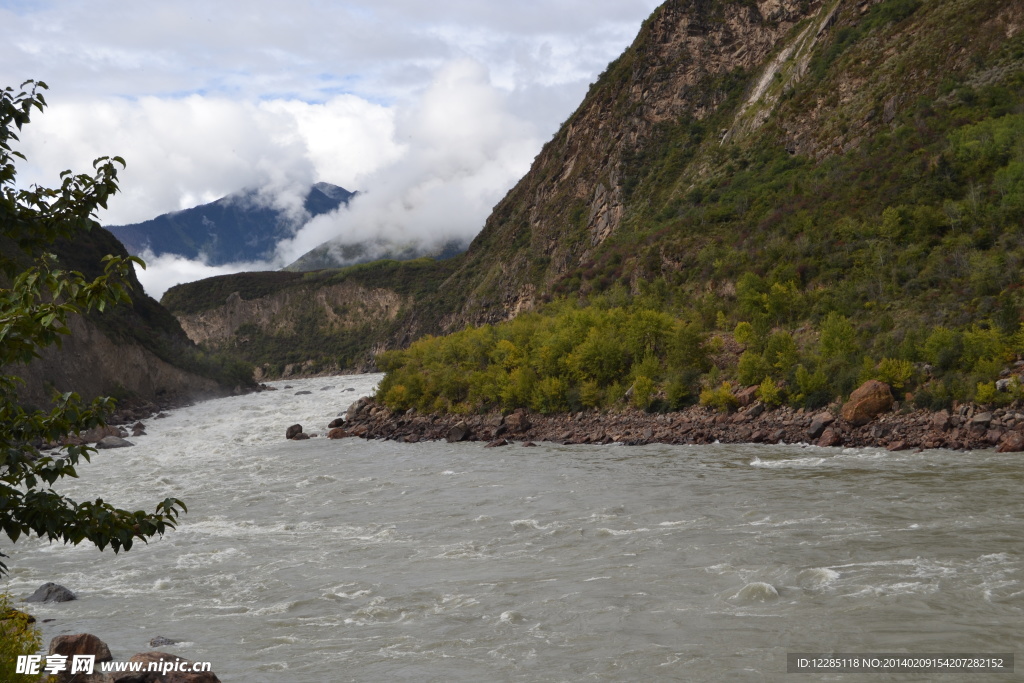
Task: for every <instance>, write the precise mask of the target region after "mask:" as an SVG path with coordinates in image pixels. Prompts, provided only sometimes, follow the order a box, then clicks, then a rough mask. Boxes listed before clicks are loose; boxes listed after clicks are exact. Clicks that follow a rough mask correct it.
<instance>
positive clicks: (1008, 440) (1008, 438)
mask: <svg viewBox="0 0 1024 683" xmlns="http://www.w3.org/2000/svg"><path fill="white" fill-rule="evenodd" d="M996 451H998V452H999V453H1020V452H1021V451H1024V434H1022V433H1021V432H1018V431H1012V432H1007V433H1006V434H1003V440H1002V441H1000V442H999V447H998V448H996Z"/></svg>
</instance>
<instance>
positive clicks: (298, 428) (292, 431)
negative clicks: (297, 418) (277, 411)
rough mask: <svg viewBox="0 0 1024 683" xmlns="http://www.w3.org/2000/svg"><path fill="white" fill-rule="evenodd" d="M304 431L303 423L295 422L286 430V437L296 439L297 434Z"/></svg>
mask: <svg viewBox="0 0 1024 683" xmlns="http://www.w3.org/2000/svg"><path fill="white" fill-rule="evenodd" d="M301 433H302V425H300V424H294V425H292V426H291V427H289V428H288V429H286V430H285V432H284V438H286V439H294V438H295V437H296V436H298V435H299V434H301Z"/></svg>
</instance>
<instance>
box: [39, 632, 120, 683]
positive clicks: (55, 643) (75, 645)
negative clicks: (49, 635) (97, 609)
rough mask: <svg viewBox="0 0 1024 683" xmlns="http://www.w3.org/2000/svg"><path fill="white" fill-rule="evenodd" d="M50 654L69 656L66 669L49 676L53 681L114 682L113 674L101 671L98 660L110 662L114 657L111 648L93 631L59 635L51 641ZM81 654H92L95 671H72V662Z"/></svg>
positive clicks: (52, 682)
mask: <svg viewBox="0 0 1024 683" xmlns="http://www.w3.org/2000/svg"><path fill="white" fill-rule="evenodd" d="M48 654H49V655H60V656H62V657H67V660H66V663H65V668H64V671H60V672H58V673H57V674H56V675H53V676H50V677H49V678H47V679H46V680H47V681H50V682H51V683H114V677H113V676H112V675H111V674H105V673H100V670H99V667H98V666H95V664H96V663H97V662H109V661H111V660H112V659H113V657H112V656H111V654H110V648H109V647H107V644H106V643H104V642H103V641H102V640H100V639H99V638H97V637H96V636H94V635H92V634H91V633H77V634H74V635H65V636H57V637H56V638H54V639H53V640H51V641H50V651H49V653H48ZM81 655H86V656H88V655H92V656H93V657H95V658H96V659H95V660H94V661H93V664H94V667H93V673H92V674H86V673H84V672H82V671H77V672H75V673H74V674H72V673H71V662H72V661H73V659H74V657H76V656H81Z"/></svg>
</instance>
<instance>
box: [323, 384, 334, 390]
mask: <svg viewBox="0 0 1024 683" xmlns="http://www.w3.org/2000/svg"><path fill="white" fill-rule="evenodd" d="M333 388H334V385H333V384H328V385H327V386H326V387H320V391H330V390H331V389H333Z"/></svg>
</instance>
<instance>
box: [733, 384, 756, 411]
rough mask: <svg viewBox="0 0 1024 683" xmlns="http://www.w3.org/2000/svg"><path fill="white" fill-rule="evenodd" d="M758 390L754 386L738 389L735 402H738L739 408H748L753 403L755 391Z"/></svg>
mask: <svg viewBox="0 0 1024 683" xmlns="http://www.w3.org/2000/svg"><path fill="white" fill-rule="evenodd" d="M759 388H760V387H758V386H757V385H756V384H755V385H753V386H749V387H746V388H744V389H740V390H739V391H738V392H736V400H737V401H739V402H740V405H741V406H744V407H745V406H749V405H750V404H751V403H753V402H754V399H756V398H757V390H758V389H759Z"/></svg>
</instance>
